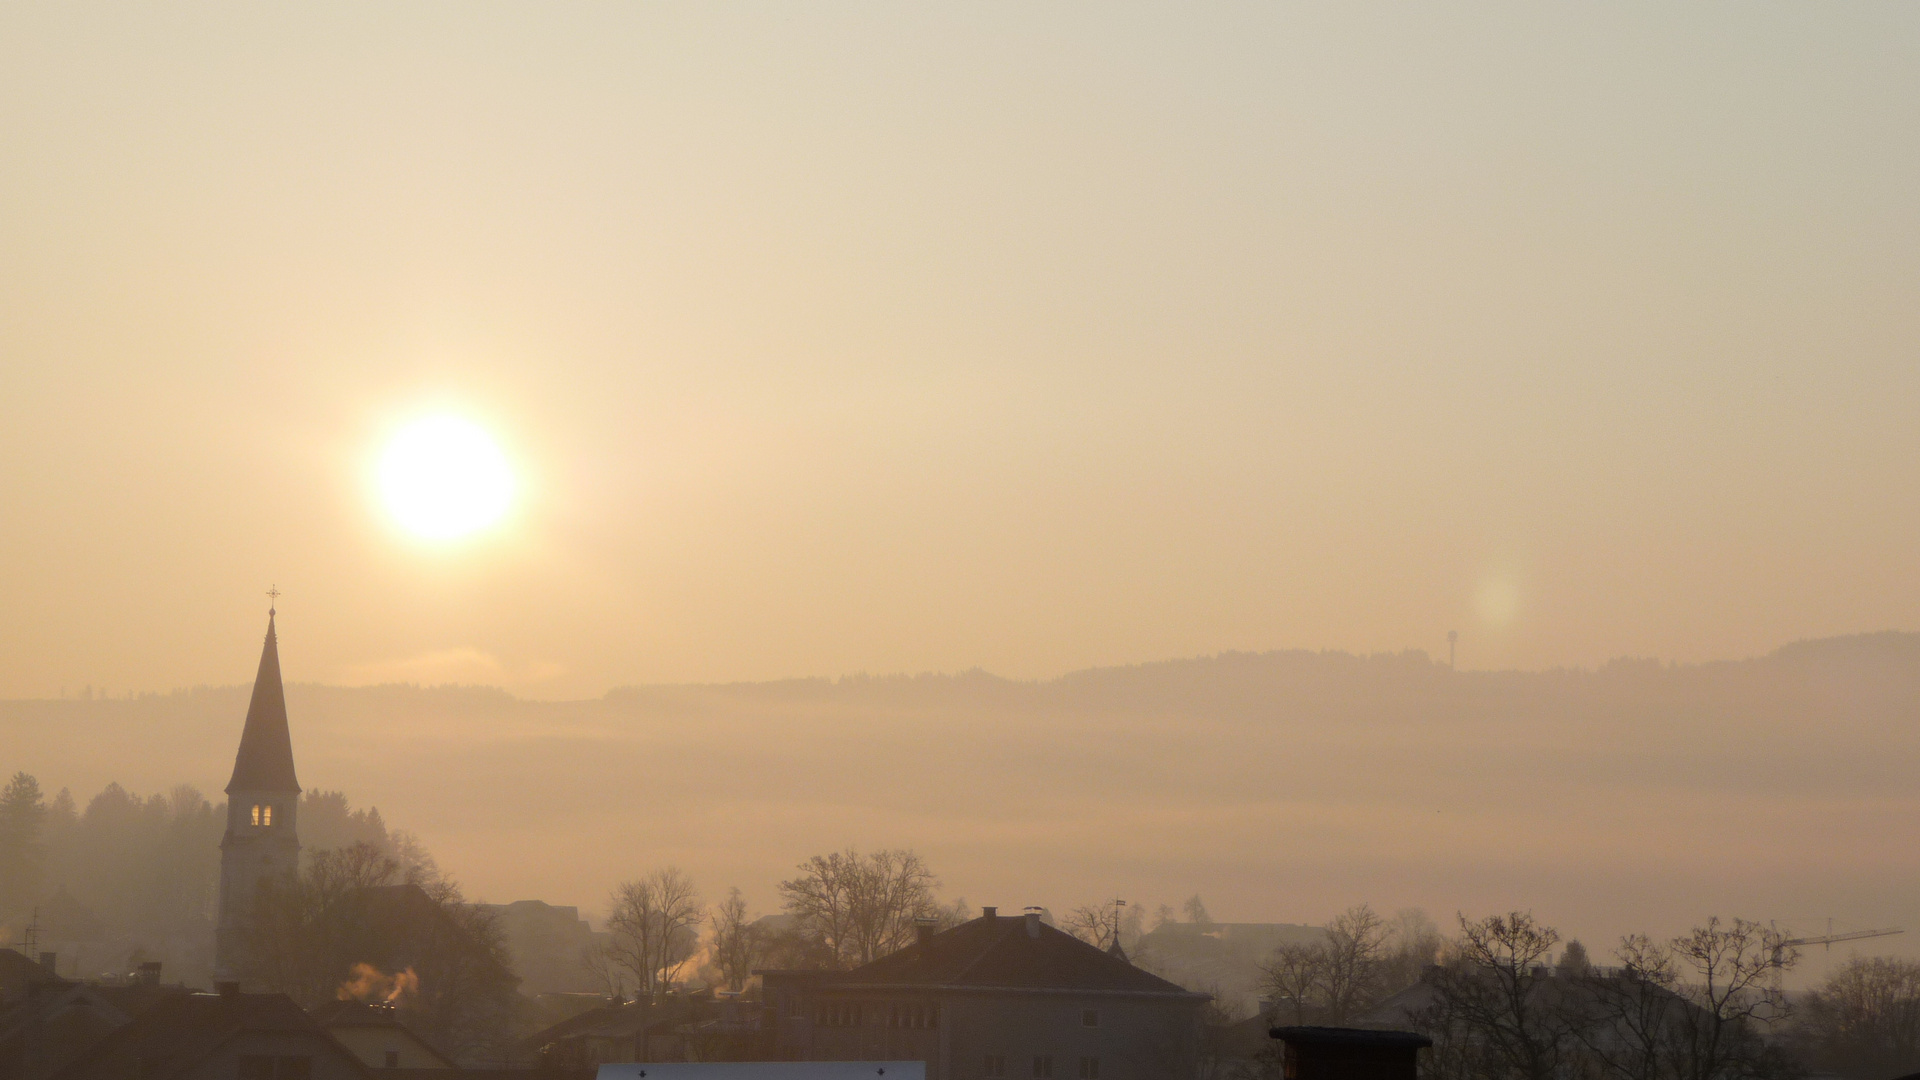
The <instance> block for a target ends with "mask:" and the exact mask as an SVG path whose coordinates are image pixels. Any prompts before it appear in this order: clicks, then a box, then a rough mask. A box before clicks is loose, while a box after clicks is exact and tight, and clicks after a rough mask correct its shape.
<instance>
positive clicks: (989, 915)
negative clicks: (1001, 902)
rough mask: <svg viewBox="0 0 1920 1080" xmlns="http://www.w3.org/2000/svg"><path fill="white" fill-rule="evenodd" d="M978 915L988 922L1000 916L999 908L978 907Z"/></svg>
mask: <svg viewBox="0 0 1920 1080" xmlns="http://www.w3.org/2000/svg"><path fill="white" fill-rule="evenodd" d="M980 917H981V918H983V919H985V920H987V921H988V922H992V921H993V920H995V919H997V918H999V917H1000V909H999V908H997V907H983V908H981V909H980Z"/></svg>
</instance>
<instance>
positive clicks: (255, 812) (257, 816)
mask: <svg viewBox="0 0 1920 1080" xmlns="http://www.w3.org/2000/svg"><path fill="white" fill-rule="evenodd" d="M253 823H254V824H255V825H258V824H260V808H259V807H258V806H256V807H254V808H253Z"/></svg>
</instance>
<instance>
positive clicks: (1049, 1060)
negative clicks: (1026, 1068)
mask: <svg viewBox="0 0 1920 1080" xmlns="http://www.w3.org/2000/svg"><path fill="white" fill-rule="evenodd" d="M1033 1080H1053V1055H1052V1054H1035V1055H1034V1058H1033Z"/></svg>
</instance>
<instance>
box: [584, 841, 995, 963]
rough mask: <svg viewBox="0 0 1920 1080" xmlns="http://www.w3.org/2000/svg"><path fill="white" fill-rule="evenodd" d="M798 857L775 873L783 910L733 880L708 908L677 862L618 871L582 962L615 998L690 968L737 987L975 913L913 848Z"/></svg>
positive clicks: (868, 954)
mask: <svg viewBox="0 0 1920 1080" xmlns="http://www.w3.org/2000/svg"><path fill="white" fill-rule="evenodd" d="M796 869H797V872H796V874H795V875H794V876H793V877H792V878H789V879H787V880H785V881H782V882H780V884H779V893H780V899H781V909H782V912H781V914H780V915H778V916H773V917H765V918H754V917H753V916H752V915H751V914H750V913H749V912H748V910H747V905H746V901H745V899H744V898H743V897H742V895H741V892H740V890H739V888H738V887H734V888H729V889H728V890H727V893H726V895H725V897H723V898H722V899H721V901H720V902H719V903H718V904H716V905H714V906H713V907H712V908H711V909H708V908H707V907H706V906H705V905H704V904H703V902H702V899H701V896H700V892H699V889H698V888H696V887H695V885H694V883H693V880H692V879H691V878H689V877H688V876H687V875H686V874H685V873H683V872H682V871H681V870H680V869H679V868H678V867H671V866H669V867H664V868H662V869H659V870H655V871H652V872H651V873H647V874H643V875H641V876H640V877H637V878H633V879H631V880H628V881H623V882H621V883H620V884H619V885H616V886H615V887H614V889H613V892H612V894H611V895H610V896H609V897H608V898H607V906H608V912H609V914H608V916H607V924H606V925H607V931H608V933H607V938H606V940H605V941H604V942H603V943H602V944H600V945H597V946H595V947H593V948H591V949H589V950H588V952H587V955H586V956H584V957H583V958H582V962H583V963H584V964H585V965H586V966H587V968H588V969H589V970H590V971H592V972H593V974H594V975H595V976H596V977H597V978H598V979H599V980H600V981H601V982H602V983H603V984H604V985H605V987H606V990H607V993H608V994H609V995H610V996H613V997H616V998H623V997H625V996H627V995H628V994H629V993H631V994H632V995H633V996H634V997H635V998H636V999H642V1000H646V999H653V998H657V997H659V996H661V995H662V994H665V993H667V992H669V991H671V990H672V989H673V987H674V986H675V984H676V983H678V982H680V981H681V980H682V979H683V978H684V977H685V976H686V975H687V974H688V973H689V972H691V973H692V974H694V975H695V976H696V977H698V978H700V979H701V980H703V981H705V982H707V983H709V984H711V985H714V986H718V987H722V988H724V989H727V990H731V991H740V990H742V989H744V988H745V987H746V986H747V983H748V980H749V978H750V977H751V975H752V973H753V971H754V969H756V968H781V969H787V970H844V969H847V968H852V967H858V966H859V965H861V964H865V963H868V962H870V961H872V960H875V959H877V958H879V957H882V956H885V955H887V954H888V953H891V952H895V951H897V950H899V949H901V948H904V947H905V946H907V945H908V944H910V943H911V942H912V941H913V940H914V936H915V934H916V933H917V931H916V929H915V928H916V927H917V926H918V925H920V924H921V923H922V922H923V921H925V922H930V923H932V924H933V925H935V926H937V927H940V928H942V929H944V928H946V927H949V926H955V925H958V924H959V923H962V922H965V921H966V920H967V919H969V918H971V917H972V910H971V909H970V908H969V907H968V906H967V902H966V900H964V899H960V900H955V901H954V902H952V903H950V904H942V903H941V902H940V901H939V899H938V896H937V891H938V889H939V887H940V880H939V878H937V877H935V876H934V874H933V871H932V870H930V869H928V867H927V865H926V863H925V862H924V861H923V860H922V859H921V858H920V856H918V855H916V854H914V853H913V852H911V851H904V850H882V851H874V852H870V853H867V854H861V853H860V852H858V851H856V850H853V849H851V848H849V849H848V850H846V851H839V852H833V853H831V854H827V855H815V856H813V857H811V858H809V859H807V860H806V861H805V862H802V863H801V864H800V865H799V866H798V867H797V868H796Z"/></svg>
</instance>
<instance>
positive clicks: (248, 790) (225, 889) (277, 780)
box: [213, 610, 300, 981]
mask: <svg viewBox="0 0 1920 1080" xmlns="http://www.w3.org/2000/svg"><path fill="white" fill-rule="evenodd" d="M273 616H274V612H272V611H271V610H269V611H268V612H267V643H266V645H265V646H264V647H263V648H262V649H261V650H260V672H259V674H257V675H255V676H254V678H253V701H252V702H251V703H249V704H248V705H247V725H246V727H245V729H243V730H242V731H241V732H240V752H239V753H238V754H237V755H235V756H234V759H233V779H232V780H230V781H228V782H227V835H226V837H225V839H223V840H221V841H220V922H219V925H218V927H217V928H216V929H215V931H214V957H213V970H214V978H216V979H219V980H225V981H236V980H238V979H239V977H240V973H241V971H243V970H244V969H245V967H246V961H247V938H248V935H249V932H250V930H251V928H252V924H253V897H254V893H255V892H256V891H258V889H259V887H260V883H261V882H262V881H266V880H268V879H270V878H275V877H291V876H292V875H293V874H295V873H296V872H297V871H298V870H299V867H300V838H299V836H298V835H296V834H295V832H294V819H295V815H297V814H298V813H299V810H300V782H299V781H298V780H296V779H294V776H293V740H292V738H291V736H289V735H288V733H287V699H286V696H285V694H284V693H283V692H282V691H281V688H280V647H279V645H278V644H277V643H276V641H275V639H274V633H273Z"/></svg>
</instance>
